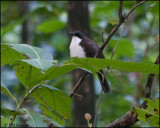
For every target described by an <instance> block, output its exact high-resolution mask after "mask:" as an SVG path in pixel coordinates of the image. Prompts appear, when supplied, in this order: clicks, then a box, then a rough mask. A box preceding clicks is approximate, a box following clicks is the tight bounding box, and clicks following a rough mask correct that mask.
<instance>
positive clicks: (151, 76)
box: [145, 55, 160, 98]
mask: <svg viewBox="0 0 160 128" xmlns="http://www.w3.org/2000/svg"><path fill="white" fill-rule="evenodd" d="M159 57H160V55H159V56H158V57H157V59H156V61H155V64H159V61H160V58H159ZM154 77H155V74H149V76H148V80H147V84H146V93H145V98H150V96H151V89H152V83H153V80H154Z"/></svg>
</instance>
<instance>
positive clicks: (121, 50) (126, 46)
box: [110, 38, 135, 57]
mask: <svg viewBox="0 0 160 128" xmlns="http://www.w3.org/2000/svg"><path fill="white" fill-rule="evenodd" d="M117 41H118V40H116V39H111V40H110V46H111V48H112V49H113V48H114V47H115V45H116V43H117ZM115 55H118V56H125V57H133V56H134V55H135V49H134V45H133V44H132V42H131V41H130V40H128V39H125V38H123V39H121V40H120V42H119V44H118V47H117V48H116V51H115Z"/></svg>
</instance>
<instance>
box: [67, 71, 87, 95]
mask: <svg viewBox="0 0 160 128" xmlns="http://www.w3.org/2000/svg"><path fill="white" fill-rule="evenodd" d="M87 75H88V72H85V73H84V74H83V75H82V76H81V78H80V79H79V80H78V82H77V83H76V85H75V86H74V88H73V90H72V92H71V93H70V95H69V96H70V97H72V96H73V95H74V93H75V92H76V91H77V89H78V88H79V86H80V84H81V83H82V82H83V80H84V79H85V78H86V76H87Z"/></svg>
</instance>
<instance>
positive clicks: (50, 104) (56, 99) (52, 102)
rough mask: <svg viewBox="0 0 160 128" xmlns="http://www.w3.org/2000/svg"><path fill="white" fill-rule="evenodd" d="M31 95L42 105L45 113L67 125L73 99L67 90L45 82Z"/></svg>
mask: <svg viewBox="0 0 160 128" xmlns="http://www.w3.org/2000/svg"><path fill="white" fill-rule="evenodd" d="M31 96H33V97H34V98H35V99H36V101H37V102H38V103H40V104H41V105H42V106H41V109H42V110H43V114H44V115H46V116H48V117H50V118H53V119H54V120H56V121H57V122H58V123H59V124H61V125H65V123H64V120H65V119H67V118H69V117H70V115H71V100H70V97H69V96H68V95H67V94H66V93H65V92H63V91H61V90H59V89H57V88H54V87H52V86H48V85H44V84H43V85H41V86H40V87H39V88H37V89H36V90H35V91H34V92H33V93H32V94H31Z"/></svg>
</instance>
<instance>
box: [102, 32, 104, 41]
mask: <svg viewBox="0 0 160 128" xmlns="http://www.w3.org/2000/svg"><path fill="white" fill-rule="evenodd" d="M103 35H104V32H103V31H102V42H104V36H103Z"/></svg>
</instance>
